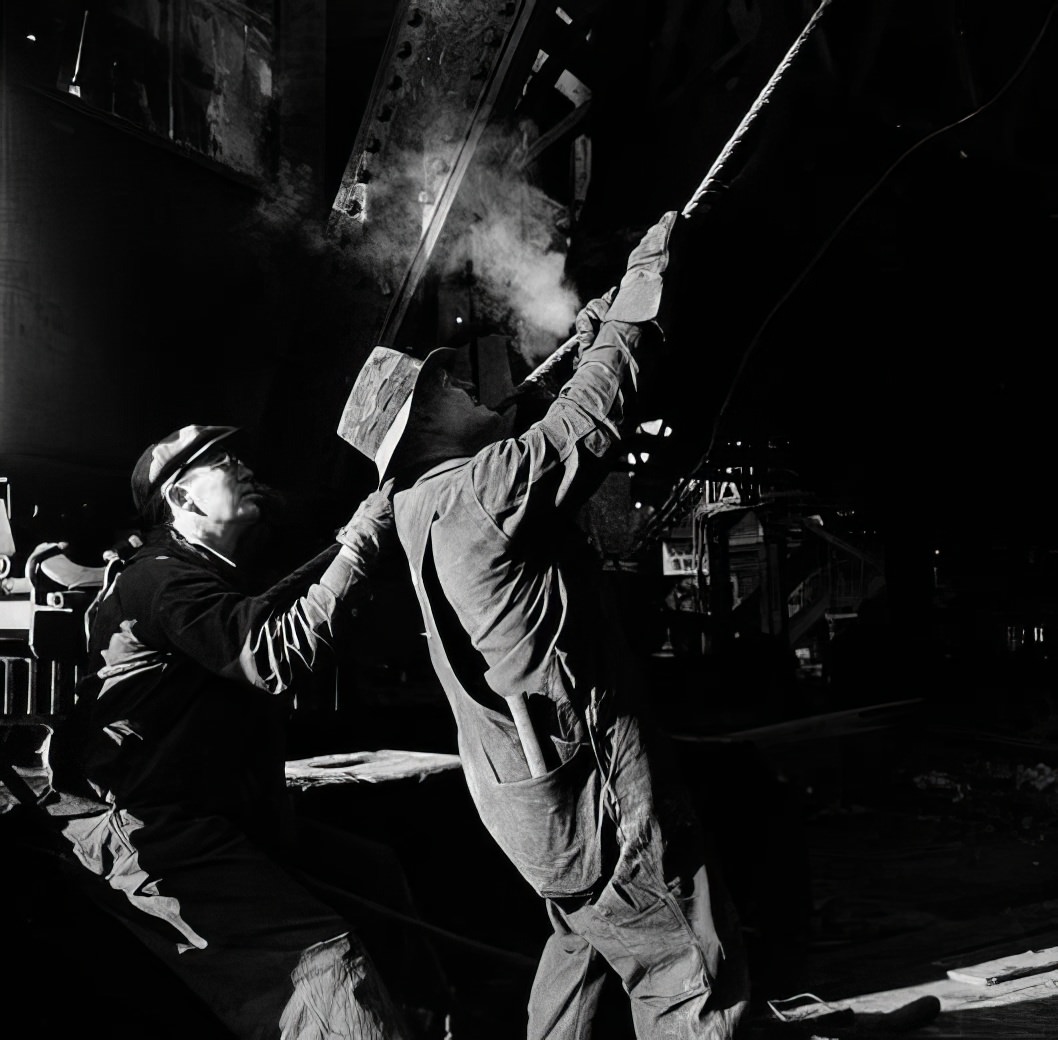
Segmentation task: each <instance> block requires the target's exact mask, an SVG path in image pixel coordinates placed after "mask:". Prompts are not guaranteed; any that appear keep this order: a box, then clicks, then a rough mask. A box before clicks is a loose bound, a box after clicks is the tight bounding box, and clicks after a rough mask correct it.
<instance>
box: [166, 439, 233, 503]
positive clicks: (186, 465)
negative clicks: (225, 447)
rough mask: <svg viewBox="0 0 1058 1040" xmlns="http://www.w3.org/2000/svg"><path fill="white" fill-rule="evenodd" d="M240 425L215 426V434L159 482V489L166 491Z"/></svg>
mask: <svg viewBox="0 0 1058 1040" xmlns="http://www.w3.org/2000/svg"><path fill="white" fill-rule="evenodd" d="M239 430H240V427H238V426H218V427H216V428H215V431H214V434H213V436H211V437H209V438H208V439H207V440H205V441H203V442H202V444H200V445H199V446H198V447H197V448H195V450H194V451H193V452H192V453H191V455H189V456H188V457H187V458H186V459H184V461H183V462H181V463H180V465H179V466H177V467H176V469H174V470H173V472H172V473H170V474H169V475H168V476H167V477H166V478H165V479H164V480H163V481H162V482H161V483H160V484H158V490H159V491H160V492H162V493H163V494H164V493H165V491H166V489H167V488H170V487H172V486H173V484H175V483H176V482H177V480H179V479H180V477H181V476H183V474H185V473H186V472H187V471H188V470H189V469H190V468H191V467H192V466H193V465H194V464H195V462H196V461H197V460H198V459H200V458H202V456H203V455H205V453H206V452H207V451H209V449H210V448H212V447H213V446H214V445H215V444H219V443H220V442H221V441H223V440H227V438H229V437H231V436H232V435H233V434H236V433H238V432H239Z"/></svg>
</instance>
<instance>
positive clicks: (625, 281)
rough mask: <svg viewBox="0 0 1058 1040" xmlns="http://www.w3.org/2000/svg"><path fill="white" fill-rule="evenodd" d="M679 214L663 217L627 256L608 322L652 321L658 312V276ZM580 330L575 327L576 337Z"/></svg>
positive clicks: (665, 258) (659, 288)
mask: <svg viewBox="0 0 1058 1040" xmlns="http://www.w3.org/2000/svg"><path fill="white" fill-rule="evenodd" d="M678 217H679V214H678V213H677V212H676V211H675V210H671V211H670V212H668V213H666V214H665V215H664V216H663V217H662V218H661V220H659V221H658V222H657V223H656V224H655V225H654V226H653V227H652V228H650V229H649V230H648V231H647V233H646V234H645V235H644V236H643V238H642V239H641V240H640V242H639V245H637V246H636V247H635V249H633V250H632V252H631V253H630V254H629V256H628V266H627V268H626V269H625V274H624V277H623V278H622V279H621V284H620V285H619V286H618V289H617V299H616V300H614V302H613V304H612V305H611V307H610V310H609V313H608V314H607V315H606V318H607V320H608V321H627V322H634V323H636V324H644V323H645V322H649V321H654V319H655V318H657V316H658V312H659V311H660V310H661V288H662V280H661V276H662V274H663V273H664V271H665V268H666V267H668V265H669V239H670V238H671V236H672V229H673V226H674V225H675V223H676V220H677V219H678ZM579 331H580V328H579V326H578V333H579Z"/></svg>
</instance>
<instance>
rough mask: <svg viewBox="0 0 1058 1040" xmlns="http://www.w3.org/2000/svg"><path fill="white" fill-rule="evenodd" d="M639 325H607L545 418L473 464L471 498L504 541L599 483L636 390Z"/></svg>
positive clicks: (572, 504)
mask: <svg viewBox="0 0 1058 1040" xmlns="http://www.w3.org/2000/svg"><path fill="white" fill-rule="evenodd" d="M640 335H641V327H640V326H639V325H633V324H628V323H625V322H617V321H610V322H605V323H604V324H603V325H602V328H601V329H600V330H599V334H598V336H596V338H595V341H594V342H593V343H592V344H591V346H590V347H588V348H586V349H585V350H584V351H583V353H582V354H581V357H580V361H579V363H578V365H577V369H576V371H575V372H574V373H573V376H572V377H571V378H570V380H569V381H568V382H567V383H566V384H565V386H563V387H562V389H561V391H560V392H559V395H558V397H557V398H556V399H555V401H554V402H553V403H552V405H551V407H550V408H549V409H548V410H547V414H546V415H545V416H544V417H543V418H542V419H540V420H539V421H538V422H536V423H534V424H533V425H532V426H530V427H529V429H528V430H526V431H525V433H523V434H522V435H521V436H519V437H512V438H508V439H506V440H503V441H500V442H499V443H497V444H494V445H491V446H490V447H489V448H486V449H485V450H484V451H482V452H480V453H479V454H478V455H477V456H476V457H475V459H474V460H473V464H472V465H473V481H474V490H475V495H476V497H477V499H478V502H479V503H480V505H481V507H482V508H483V509H484V511H485V513H486V514H487V515H488V516H489V518H490V519H491V520H492V522H493V523H495V524H496V526H497V527H499V529H500V530H501V531H502V532H503V533H504V534H505V535H507V536H508V537H514V536H515V535H516V534H517V533H518V532H519V530H521V529H522V528H523V527H525V526H526V525H527V524H532V522H533V521H534V519H535V518H536V517H537V516H539V515H541V514H549V513H552V512H553V511H554V510H556V509H565V508H566V507H570V508H575V507H577V506H579V505H580V504H582V502H583V501H584V500H585V499H586V498H587V497H588V495H590V494H591V493H592V492H593V491H594V490H595V489H596V488H597V487H598V485H599V484H600V482H601V481H602V479H603V477H604V476H605V474H606V472H607V469H608V462H609V455H610V453H611V449H612V448H613V446H614V445H615V444H616V443H617V442H618V441H619V440H620V425H621V421H622V419H623V412H624V405H625V397H626V396H627V395H628V394H629V393H630V392H632V391H633V390H634V388H635V376H636V371H637V368H636V361H635V350H636V347H637V345H638V343H639V338H640Z"/></svg>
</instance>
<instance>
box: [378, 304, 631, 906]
mask: <svg viewBox="0 0 1058 1040" xmlns="http://www.w3.org/2000/svg"><path fill="white" fill-rule="evenodd" d="M639 335H640V330H639V328H638V327H637V326H633V325H626V324H623V323H618V322H607V323H605V324H603V326H602V328H601V330H600V332H599V335H598V336H597V337H596V339H595V342H594V343H593V344H592V345H591V347H589V348H588V349H586V350H585V351H584V352H583V354H582V356H581V358H580V361H579V363H578V367H577V369H576V371H575V373H574V375H573V376H572V378H571V379H570V380H569V382H568V383H567V384H566V385H565V386H564V387H563V388H562V391H561V393H560V394H559V396H558V398H557V399H556V400H555V401H554V403H553V404H552V405H551V406H550V408H549V409H548V411H547V413H546V414H545V416H544V417H543V418H542V419H541V420H540V421H538V422H536V423H534V424H533V425H532V426H530V427H529V428H528V430H526V432H525V433H523V434H521V435H520V436H517V437H510V438H507V439H504V440H501V441H498V442H497V443H494V444H491V445H489V446H488V447H486V448H484V449H482V450H481V451H480V452H478V454H477V455H475V456H474V457H473V458H463V459H451V460H448V461H446V462H444V463H441V464H440V465H438V466H435V467H434V468H433V469H431V470H430V471H429V472H427V473H426V474H425V475H424V476H422V477H421V478H420V479H419V480H418V481H417V482H416V483H415V484H414V485H413V486H411V487H410V488H408V489H406V490H403V491H400V492H398V493H397V494H396V495H395V497H394V517H395V519H396V526H397V534H398V536H399V537H400V540H401V543H402V545H403V546H404V549H405V552H406V554H407V556H408V560H409V565H410V568H411V574H412V582H413V584H414V586H415V590H416V594H417V596H418V600H419V605H420V607H421V608H422V613H423V618H424V621H425V624H426V632H427V636H428V641H429V649H430V656H431V659H432V663H433V666H434V669H435V671H436V673H437V675H438V678H439V679H440V681H441V684H442V686H443V687H444V690H445V693H446V694H447V697H448V700H449V703H450V705H451V707H452V711H453V713H454V715H455V719H456V723H457V726H458V739H459V753H460V757H461V759H462V762H463V769H464V773H465V775H466V778H467V784H468V786H469V788H470V793H471V796H472V798H473V800H474V802H475V804H476V806H477V809H478V812H479V814H480V816H481V819H482V821H483V822H484V824H485V826H486V827H487V828H488V830H489V831H490V833H491V834H492V836H493V837H494V838H495V840H496V841H497V843H498V844H499V845H500V846H501V848H502V849H503V850H504V852H506V854H507V855H508V857H509V858H510V859H511V861H512V862H513V863H514V865H515V866H516V867H517V868H518V869H519V871H520V872H521V873H522V875H523V876H524V877H525V878H526V880H527V881H528V882H529V883H530V884H531V885H532V886H533V887H534V889H536V891H537V892H538V893H540V894H541V895H545V896H566V895H576V894H581V893H586V892H588V891H590V890H591V889H592V888H593V887H594V886H595V885H596V883H597V882H598V880H599V878H600V874H601V870H602V866H601V856H600V847H599V840H598V831H599V825H600V814H601V812H602V806H601V796H600V790H601V787H602V782H601V776H600V772H601V770H600V768H599V765H600V763H599V761H598V760H597V756H596V751H597V749H596V748H594V747H593V746H592V737H593V736H594V735H598V734H599V733H601V732H602V730H603V729H605V726H606V720H607V719H612V717H613V715H614V712H615V710H616V705H615V698H616V687H617V683H616V674H615V673H616V672H617V671H618V669H617V667H616V664H615V653H614V650H615V648H614V646H613V640H614V639H615V633H614V631H613V629H612V626H611V624H610V622H609V621H608V619H607V618H608V612H607V610H606V609H605V605H604V603H603V601H602V597H601V596H600V595H599V584H598V575H597V563H596V560H595V557H594V555H593V553H592V552H591V551H590V550H589V548H588V547H587V546H586V545H585V544H584V543H583V539H582V536H580V534H579V532H576V529H575V527H574V524H573V519H574V515H575V511H576V509H577V508H578V507H579V506H580V505H582V504H583V502H584V500H585V499H586V498H587V496H588V495H589V494H590V493H591V492H592V491H594V490H595V488H596V487H597V486H598V484H599V482H600V481H601V480H602V478H603V476H604V475H605V473H606V470H607V465H606V462H605V461H604V460H605V458H606V456H608V455H609V453H610V449H611V447H612V446H613V445H614V443H615V442H616V440H617V438H618V430H617V424H618V423H619V422H620V420H621V412H622V407H623V398H622V386H623V385H624V384H625V383H626V376H627V375H628V374H629V373H630V372H631V373H633V374H634V371H635V362H634V360H633V357H632V351H633V348H634V347H635V345H636V343H637V342H638V339H639ZM627 382H631V380H627ZM626 389H627V387H626ZM522 694H525V695H526V696H527V699H528V705H529V712H530V715H531V717H532V719H533V726H534V729H535V731H536V733H537V736H538V740H539V742H540V744H541V745H542V748H543V750H544V754H545V759H547V760H549V766H550V770H549V772H548V773H546V774H545V775H543V776H538V777H530V774H529V768H528V766H527V764H526V758H525V755H524V753H523V751H522V746H521V743H520V741H519V738H518V733H517V730H516V728H515V725H514V722H513V721H512V717H511V713H510V711H509V709H508V708H507V701H506V700H505V698H510V697H514V696H519V695H522Z"/></svg>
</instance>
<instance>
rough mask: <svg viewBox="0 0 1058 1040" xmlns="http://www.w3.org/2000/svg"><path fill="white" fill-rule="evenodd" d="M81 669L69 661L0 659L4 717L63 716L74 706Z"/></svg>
mask: <svg viewBox="0 0 1058 1040" xmlns="http://www.w3.org/2000/svg"><path fill="white" fill-rule="evenodd" d="M80 678H81V667H80V666H79V665H76V664H71V663H70V662H68V661H38V660H37V659H36V658H34V657H20V656H6V655H5V656H0V691H2V692H3V712H2V714H3V715H5V716H11V717H15V718H18V717H22V716H26V715H62V714H64V713H66V712H68V711H69V710H70V708H72V707H73V696H74V687H75V686H76V685H77V682H78V680H79V679H80Z"/></svg>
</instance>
